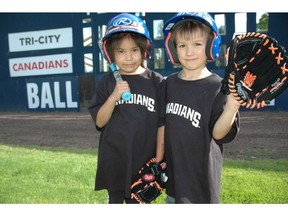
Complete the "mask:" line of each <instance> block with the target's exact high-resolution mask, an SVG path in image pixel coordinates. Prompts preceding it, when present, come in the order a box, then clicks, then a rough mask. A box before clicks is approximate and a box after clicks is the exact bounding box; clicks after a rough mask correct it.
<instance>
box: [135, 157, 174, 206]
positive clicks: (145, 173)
mask: <svg viewBox="0 0 288 216" xmlns="http://www.w3.org/2000/svg"><path fill="white" fill-rule="evenodd" d="M165 171H166V162H161V163H160V162H158V163H157V162H156V159H155V158H152V159H150V160H149V161H147V162H146V163H145V164H144V166H143V167H142V168H141V169H140V170H139V172H138V173H137V174H136V175H135V176H134V178H133V179H132V185H131V198H132V199H136V200H137V201H138V202H139V203H141V204H148V203H151V202H152V201H153V200H155V199H156V198H157V197H158V196H159V195H160V194H161V192H162V190H163V189H164V188H165V183H166V182H167V180H168V177H167V176H166V172H165Z"/></svg>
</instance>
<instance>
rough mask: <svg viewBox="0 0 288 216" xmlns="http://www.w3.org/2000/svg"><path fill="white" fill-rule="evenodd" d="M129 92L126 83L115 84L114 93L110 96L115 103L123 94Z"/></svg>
mask: <svg viewBox="0 0 288 216" xmlns="http://www.w3.org/2000/svg"><path fill="white" fill-rule="evenodd" d="M127 91H130V88H129V84H128V82H126V81H121V82H116V86H115V88H114V91H113V92H112V94H111V95H110V97H112V98H113V99H114V100H115V102H116V101H118V100H120V99H121V95H122V94H123V93H124V92H127Z"/></svg>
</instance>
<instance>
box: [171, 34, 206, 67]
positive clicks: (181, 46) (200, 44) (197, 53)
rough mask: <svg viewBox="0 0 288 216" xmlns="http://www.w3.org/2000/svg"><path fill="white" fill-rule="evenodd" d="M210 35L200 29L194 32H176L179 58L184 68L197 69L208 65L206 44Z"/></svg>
mask: <svg viewBox="0 0 288 216" xmlns="http://www.w3.org/2000/svg"><path fill="white" fill-rule="evenodd" d="M207 40H208V35H207V34H205V33H203V31H201V30H200V29H198V28H197V29H195V31H193V33H192V34H190V35H188V34H184V35H180V34H176V50H177V54H178V59H179V61H180V63H181V65H182V66H183V68H184V69H188V70H197V69H202V68H204V67H205V66H206V61H207V57H206V52H205V49H206V44H207Z"/></svg>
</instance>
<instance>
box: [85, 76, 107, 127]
mask: <svg viewBox="0 0 288 216" xmlns="http://www.w3.org/2000/svg"><path fill="white" fill-rule="evenodd" d="M107 82H109V76H105V75H104V76H103V77H102V78H101V79H100V80H99V82H98V84H97V85H96V88H95V93H94V95H93V97H92V99H91V102H90V105H89V107H88V111H89V113H90V115H91V117H92V120H93V122H94V124H95V127H96V129H97V130H98V131H101V129H102V128H99V127H97V125H96V117H97V114H98V111H99V109H100V108H101V106H102V105H103V104H104V103H105V101H106V100H107V98H108V97H109V92H108V88H107V86H108V84H107Z"/></svg>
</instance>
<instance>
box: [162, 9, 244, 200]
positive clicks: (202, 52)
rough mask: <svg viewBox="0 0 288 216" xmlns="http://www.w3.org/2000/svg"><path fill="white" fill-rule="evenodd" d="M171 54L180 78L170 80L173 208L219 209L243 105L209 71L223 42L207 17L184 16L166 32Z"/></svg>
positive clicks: (169, 166) (167, 148)
mask: <svg viewBox="0 0 288 216" xmlns="http://www.w3.org/2000/svg"><path fill="white" fill-rule="evenodd" d="M163 32H164V35H165V48H166V51H167V55H168V58H169V59H170V61H171V62H172V63H173V64H180V65H182V70H181V71H180V72H179V73H175V74H172V75H170V76H169V77H168V78H167V82H166V85H167V105H166V115H167V116H166V124H165V158H166V162H167V173H168V177H169V178H168V182H167V185H166V187H167V188H166V193H167V195H168V196H167V200H166V201H167V203H219V202H220V185H221V170H222V163H223V144H224V143H227V142H230V141H232V140H233V139H234V138H235V136H236V135H237V133H238V129H239V116H238V110H239V107H240V104H239V103H238V102H237V100H235V99H234V98H233V96H232V95H231V94H230V95H228V96H227V98H226V95H224V94H223V93H222V92H221V91H220V88H221V80H222V79H221V78H220V77H219V76H218V75H217V74H214V73H212V72H210V71H209V70H208V69H207V67H206V63H207V61H215V60H216V59H217V57H218V56H219V52H220V42H221V38H220V35H219V33H218V29H217V26H216V24H215V22H214V20H213V19H212V17H211V16H210V15H209V14H207V13H179V14H177V15H176V16H174V17H173V18H171V19H170V20H168V21H167V22H166V23H165V25H164V27H163Z"/></svg>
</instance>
